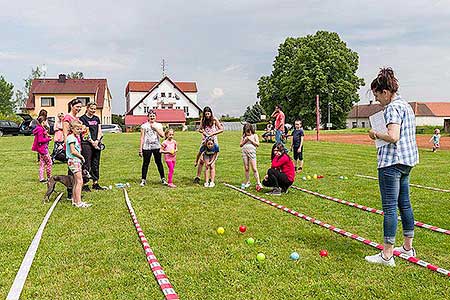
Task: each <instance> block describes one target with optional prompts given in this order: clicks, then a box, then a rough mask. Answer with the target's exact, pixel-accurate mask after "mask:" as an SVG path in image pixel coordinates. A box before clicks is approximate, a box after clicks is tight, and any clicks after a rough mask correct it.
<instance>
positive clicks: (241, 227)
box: [239, 225, 247, 233]
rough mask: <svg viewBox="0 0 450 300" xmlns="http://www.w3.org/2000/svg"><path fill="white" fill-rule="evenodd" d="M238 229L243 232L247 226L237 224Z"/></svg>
mask: <svg viewBox="0 0 450 300" xmlns="http://www.w3.org/2000/svg"><path fill="white" fill-rule="evenodd" d="M239 231H240V232H242V233H244V232H246V231H247V227H245V226H244V225H241V226H239Z"/></svg>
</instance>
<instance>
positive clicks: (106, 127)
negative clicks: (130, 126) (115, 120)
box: [101, 124, 122, 133]
mask: <svg viewBox="0 0 450 300" xmlns="http://www.w3.org/2000/svg"><path fill="white" fill-rule="evenodd" d="M101 126H102V132H110V133H122V128H121V127H120V126H119V125H117V124H102V125H101Z"/></svg>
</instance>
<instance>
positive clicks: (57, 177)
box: [44, 170, 91, 203]
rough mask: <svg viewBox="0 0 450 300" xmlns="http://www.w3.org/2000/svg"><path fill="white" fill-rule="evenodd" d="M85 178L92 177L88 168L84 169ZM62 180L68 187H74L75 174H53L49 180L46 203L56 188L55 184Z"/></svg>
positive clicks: (45, 197)
mask: <svg viewBox="0 0 450 300" xmlns="http://www.w3.org/2000/svg"><path fill="white" fill-rule="evenodd" d="M82 172H83V178H86V179H88V180H89V179H90V178H91V175H90V174H89V172H88V171H87V170H83V171H82ZM57 182H60V183H62V184H64V185H65V186H66V188H67V189H72V187H73V175H54V176H51V177H50V178H49V179H48V181H47V192H46V193H45V196H44V203H45V202H49V201H50V195H51V194H52V193H53V191H54V190H55V185H56V183H57Z"/></svg>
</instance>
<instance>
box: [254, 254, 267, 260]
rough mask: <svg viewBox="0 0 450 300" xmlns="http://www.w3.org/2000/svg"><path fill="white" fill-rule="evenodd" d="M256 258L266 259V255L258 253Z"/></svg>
mask: <svg viewBox="0 0 450 300" xmlns="http://www.w3.org/2000/svg"><path fill="white" fill-rule="evenodd" d="M256 259H257V260H258V261H264V260H265V259H266V256H265V255H264V253H258V255H256Z"/></svg>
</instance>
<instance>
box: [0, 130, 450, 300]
mask: <svg viewBox="0 0 450 300" xmlns="http://www.w3.org/2000/svg"><path fill="white" fill-rule="evenodd" d="M239 135H240V133H238V132H225V133H224V134H223V135H222V136H221V137H220V146H221V154H220V157H219V160H218V163H217V182H218V183H221V182H229V183H232V184H235V185H240V183H241V182H242V180H243V170H242V162H241V154H240V148H239ZM175 138H176V139H177V141H178V143H179V148H180V151H179V155H178V160H177V163H178V164H177V166H176V168H175V177H174V178H175V184H177V185H178V188H177V189H168V188H167V187H163V186H161V185H160V184H159V181H158V176H157V171H156V167H155V165H154V163H153V162H152V163H151V165H150V170H149V176H148V185H147V186H146V187H144V188H141V187H139V180H140V168H141V160H140V159H139V157H138V155H137V153H138V140H139V136H138V134H137V133H134V134H120V135H107V136H106V137H105V144H106V146H107V149H106V150H105V152H104V153H103V154H102V155H103V156H102V164H101V183H102V184H104V185H110V184H111V185H114V183H118V182H129V183H130V184H131V188H130V189H129V196H130V199H131V201H132V203H133V206H134V209H135V211H136V214H137V217H138V219H139V222H140V224H141V226H142V228H143V230H144V233H145V235H146V237H147V239H148V241H149V243H150V245H151V247H152V249H153V251H154V252H155V255H156V256H157V258H158V259H159V261H160V263H161V265H162V266H163V268H164V270H165V272H166V273H167V275H168V276H169V279H170V281H171V282H172V284H173V285H174V288H175V290H176V291H177V293H178V294H179V295H180V297H181V299H267V300H268V299H302V298H309V299H314V298H316V299H379V298H392V299H425V298H426V299H449V298H450V278H448V277H445V276H443V275H440V274H438V273H434V272H431V271H429V270H427V269H424V268H421V267H418V266H416V265H413V264H410V263H408V262H405V261H403V260H401V259H397V260H396V263H397V266H396V267H395V268H388V267H383V266H377V265H370V264H368V263H366V262H365V260H364V256H365V255H368V254H374V253H376V251H375V249H373V248H371V247H368V246H365V245H363V244H361V243H358V242H356V241H353V240H351V239H348V238H344V237H342V236H340V235H338V234H335V233H333V232H330V231H329V230H326V229H324V228H321V227H318V226H315V225H313V224H311V223H308V222H305V221H303V220H301V219H299V218H295V217H294V216H292V215H289V214H286V213H283V212H281V211H280V210H277V209H275V208H273V207H270V206H268V205H265V204H263V203H260V202H258V201H256V200H253V199H251V198H249V197H247V196H245V195H243V194H241V193H238V192H236V191H233V190H231V189H228V188H226V187H225V186H223V185H222V184H218V185H217V186H216V187H215V188H213V189H206V188H204V187H202V186H196V185H193V184H192V183H191V182H192V179H193V176H194V174H195V169H194V167H193V162H194V157H195V154H196V151H197V149H198V144H199V139H200V136H199V134H198V133H193V132H188V133H179V132H177V133H176V137H175ZM31 143H32V137H22V136H19V137H9V136H8V137H2V138H0V153H1V154H2V156H1V158H0V166H1V168H2V171H1V176H0V187H1V188H0V257H1V259H0V298H5V297H6V295H7V293H8V291H9V288H10V287H11V284H12V282H13V280H14V277H15V275H16V272H17V270H18V268H19V266H20V263H21V261H22V259H23V256H24V254H25V252H26V251H27V249H28V246H29V244H30V242H31V240H32V238H33V237H34V235H35V233H36V230H37V228H38V227H39V225H40V223H41V221H42V219H43V217H44V215H45V214H46V212H47V210H48V208H49V207H50V204H46V205H43V204H42V202H41V199H42V197H43V194H44V192H45V188H46V187H45V186H44V185H42V184H39V183H38V180H37V171H38V166H37V163H36V162H35V159H36V155H35V154H34V153H32V152H31V150H30V148H31ZM269 155H270V145H269V144H262V146H261V147H260V149H259V150H258V161H259V170H260V172H261V175H263V174H264V171H265V170H266V169H267V168H268V166H269V165H270V161H269ZM420 155H421V156H420V159H421V163H420V165H418V166H417V167H416V168H415V169H414V170H413V173H412V178H411V181H412V182H413V183H418V184H423V185H428V186H435V187H442V188H448V187H449V186H450V177H449V176H448V172H449V170H448V169H449V168H448V165H449V163H448V162H449V161H450V152H448V151H439V152H438V153H431V152H430V151H420ZM305 158H306V160H305V175H313V174H314V173H316V174H322V175H324V176H325V178H324V179H321V180H318V181H306V182H305V181H301V180H297V182H296V184H297V185H300V186H303V187H305V188H307V189H310V190H313V191H318V192H320V193H323V194H327V195H330V196H335V197H339V198H342V199H345V200H351V201H354V202H358V203H360V204H364V205H367V206H370V207H376V208H381V203H380V200H379V192H378V186H377V183H376V181H373V180H367V179H363V178H358V177H355V176H354V174H356V173H359V174H367V175H376V152H375V149H374V147H371V146H357V145H344V144H334V143H324V142H321V143H317V142H309V143H307V144H306V145H305ZM65 173H66V166H65V165H63V164H57V165H56V166H55V167H54V174H65ZM340 175H345V176H348V177H349V180H347V181H344V180H339V176H340ZM57 189H58V190H59V191H63V190H64V188H63V186H62V185H58V188H57ZM250 191H251V192H255V189H254V187H252V188H251V189H250ZM55 197H56V195H55V194H54V195H53V197H52V198H53V199H54V198H55ZM411 197H412V203H413V208H414V212H415V217H416V219H417V220H418V221H421V222H425V223H429V224H433V225H436V226H440V227H443V228H447V229H448V228H450V218H449V211H450V201H449V198H450V194H448V193H439V192H433V191H428V190H423V189H417V188H413V189H412V193H411ZM267 198H268V199H269V200H272V201H275V202H277V203H280V204H283V205H285V206H287V207H289V208H291V209H295V210H297V211H299V212H301V213H304V214H306V215H309V216H312V217H315V218H318V219H320V220H322V221H324V222H327V223H329V224H332V225H335V226H338V227H340V228H343V229H345V230H347V231H350V232H352V233H356V234H359V235H361V236H363V237H366V238H368V239H371V240H374V241H377V242H381V241H382V220H383V218H382V217H381V216H379V215H375V214H370V213H367V212H363V211H360V210H357V209H355V208H351V207H347V206H343V205H341V204H337V203H333V202H330V201H327V200H324V199H321V198H317V197H314V196H312V195H307V194H304V193H302V192H300V191H295V190H291V191H290V192H289V193H288V194H287V195H283V196H282V197H276V198H275V197H270V196H267ZM63 199H65V198H63ZM84 199H85V200H88V201H89V202H92V203H94V206H93V207H91V208H89V209H86V210H82V209H75V208H73V207H71V205H70V203H69V202H68V201H66V200H64V201H62V202H61V203H60V204H58V206H57V207H56V209H55V211H54V212H53V215H52V217H51V218H50V220H49V223H48V224H47V227H46V229H45V231H44V235H43V238H42V241H41V244H40V247H39V250H38V252H37V255H36V258H35V261H34V263H33V266H32V268H31V271H30V274H29V277H28V279H27V281H26V284H25V287H24V291H23V293H22V297H21V299H163V296H162V293H161V291H160V290H159V287H158V285H157V283H156V281H155V280H154V277H153V274H152V273H151V271H150V268H149V266H148V265H147V262H146V259H145V255H144V252H143V250H142V246H141V244H140V242H139V240H138V237H137V234H136V231H135V228H134V226H133V225H132V223H131V220H130V215H129V213H128V211H127V209H126V205H125V202H124V196H123V192H122V191H121V190H118V189H113V190H112V191H102V192H91V193H88V194H85V195H84ZM241 224H244V225H246V226H247V227H248V230H247V232H246V233H245V234H241V233H240V232H239V231H238V227H239V225H241ZM219 226H223V227H224V228H225V234H224V235H222V236H219V235H217V233H216V231H215V230H216V228H217V227H219ZM398 236H399V237H400V236H401V231H400V230H399V231H398ZM247 237H253V238H255V239H256V243H255V245H253V246H249V245H246V244H245V242H244V240H245V238H247ZM400 242H401V238H399V243H400ZM415 242H416V243H415V247H416V250H417V252H418V256H419V257H420V258H422V259H424V260H426V261H428V262H430V263H434V264H437V265H438V266H440V267H443V268H445V269H450V258H449V251H448V249H450V236H448V235H443V234H439V233H435V232H431V231H429V230H426V229H421V228H417V230H416V239H415ZM321 249H327V250H328V252H329V256H328V257H327V258H321V257H320V256H319V251H320V250H321ZM292 251H297V252H298V253H299V254H300V260H299V261H298V262H293V261H291V260H290V259H289V255H290V253H291V252H292ZM258 252H263V253H265V255H266V257H267V259H266V260H265V261H264V262H263V263H258V262H257V261H256V254H257V253H258Z"/></svg>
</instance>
